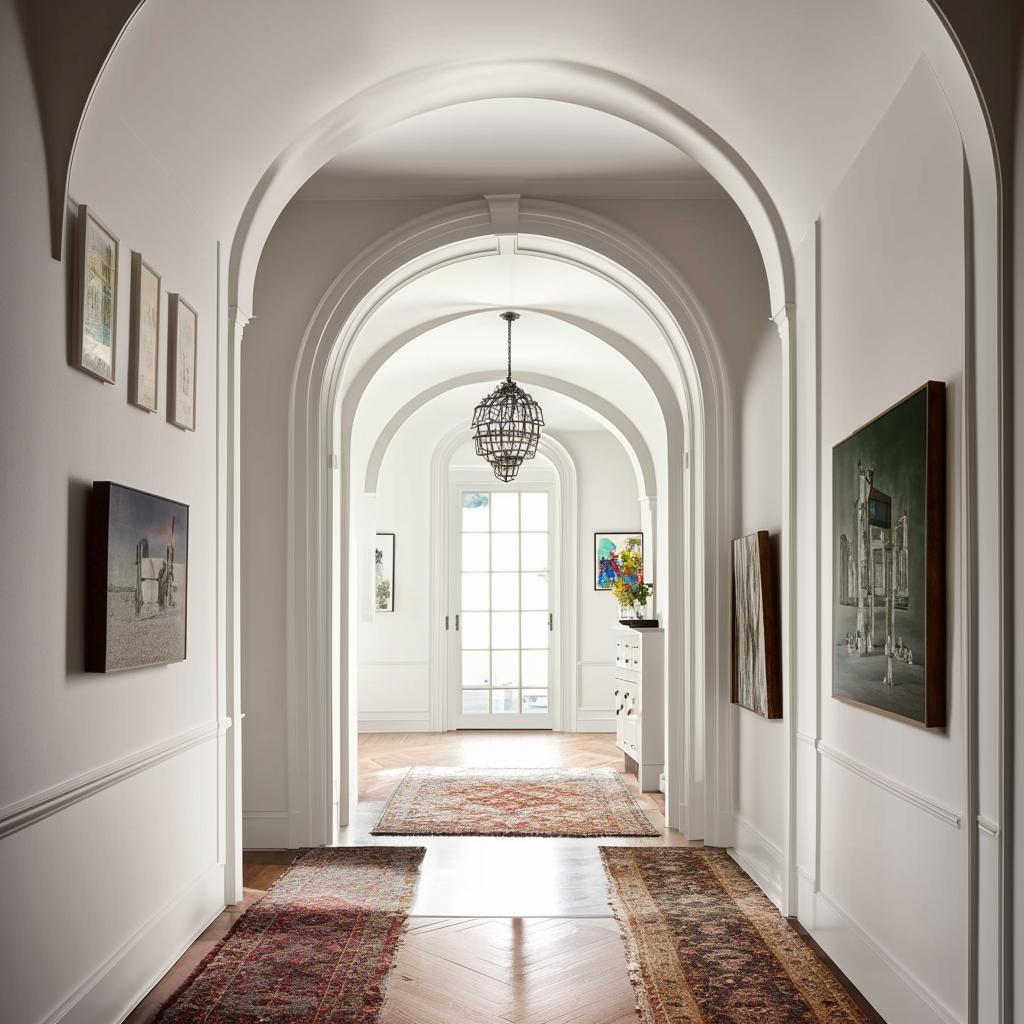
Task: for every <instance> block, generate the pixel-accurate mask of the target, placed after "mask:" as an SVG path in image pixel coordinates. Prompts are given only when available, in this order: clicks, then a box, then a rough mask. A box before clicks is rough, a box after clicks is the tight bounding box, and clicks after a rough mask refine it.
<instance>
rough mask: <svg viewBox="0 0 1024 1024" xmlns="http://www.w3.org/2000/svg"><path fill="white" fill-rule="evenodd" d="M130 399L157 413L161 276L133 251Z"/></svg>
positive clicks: (140, 254) (129, 367)
mask: <svg viewBox="0 0 1024 1024" xmlns="http://www.w3.org/2000/svg"><path fill="white" fill-rule="evenodd" d="M128 345H129V348H128V400H129V401H130V402H131V403H132V404H133V405H137V406H138V407H139V408H140V409H145V410H146V411H147V412H156V403H157V388H158V387H159V382H160V372H159V369H160V275H159V274H158V273H157V272H156V271H155V270H154V269H153V268H152V267H151V266H150V265H149V264H148V263H147V262H146V261H145V260H144V259H143V258H142V253H138V252H133V253H132V291H131V323H130V333H129V338H128Z"/></svg>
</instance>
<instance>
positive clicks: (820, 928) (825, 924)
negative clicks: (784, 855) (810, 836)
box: [797, 872, 963, 1024]
mask: <svg viewBox="0 0 1024 1024" xmlns="http://www.w3.org/2000/svg"><path fill="white" fill-rule="evenodd" d="M797 885H798V886H799V901H800V923H801V924H802V925H803V926H804V928H806V929H807V931H808V932H809V933H810V936H811V938H813V939H814V941H815V942H817V943H818V945H819V946H821V948H822V949H823V950H824V951H825V952H826V953H827V954H828V955H829V956H830V957H831V958H832V960H834V961H835V963H836V964H838V965H839V968H840V970H842V972H843V973H844V974H845V975H846V976H847V977H848V978H849V979H850V981H851V982H852V983H853V984H854V985H855V986H856V987H857V989H858V990H859V991H860V993H861V994H862V995H863V996H864V998H865V999H867V1000H868V1002H869V1003H871V1005H872V1006H873V1007H874V1008H875V1009H876V1010H877V1011H878V1012H879V1014H881V1016H882V1017H883V1018H884V1019H885V1020H888V1021H894V1022H895V1021H914V1024H963V1022H962V1020H961V1018H960V1017H958V1016H957V1015H956V1014H955V1013H954V1012H953V1011H952V1010H951V1009H950V1008H949V1007H948V1006H946V1004H945V1003H943V1002H942V1000H941V999H939V998H938V996H936V995H935V994H934V993H933V992H931V991H930V990H929V989H928V988H927V986H925V985H924V984H923V983H922V982H921V981H920V980H919V979H918V978H916V977H914V975H912V974H911V973H910V971H908V970H907V969H906V968H905V967H904V966H903V965H902V964H901V963H900V962H899V960H897V959H896V958H895V957H894V956H893V954H892V952H891V951H890V950H887V949H885V948H884V947H883V946H882V945H881V944H880V943H878V942H876V941H875V939H874V938H872V936H871V935H870V934H869V933H868V932H867V931H866V930H865V928H864V927H863V926H862V925H860V924H858V923H857V922H856V921H855V920H854V919H853V918H852V917H850V915H849V914H847V913H846V911H844V910H843V909H842V908H841V907H839V906H838V905H837V904H835V903H833V901H832V900H831V899H829V897H828V896H827V895H826V894H825V893H823V892H822V891H821V890H818V891H817V892H815V891H814V882H813V879H812V878H810V877H809V876H808V875H806V874H805V873H803V872H798V874H797ZM805 908H806V909H805Z"/></svg>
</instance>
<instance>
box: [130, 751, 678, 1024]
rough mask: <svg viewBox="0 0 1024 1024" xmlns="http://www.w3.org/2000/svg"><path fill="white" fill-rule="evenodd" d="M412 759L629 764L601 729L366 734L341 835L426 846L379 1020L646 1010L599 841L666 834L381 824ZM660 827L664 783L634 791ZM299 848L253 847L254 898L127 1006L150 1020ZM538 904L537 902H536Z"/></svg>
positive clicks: (505, 1021) (555, 1020)
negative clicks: (426, 831)
mask: <svg viewBox="0 0 1024 1024" xmlns="http://www.w3.org/2000/svg"><path fill="white" fill-rule="evenodd" d="M415 765H440V766H466V767H538V768H539V767H559V766H564V767H594V768H597V767H604V766H612V767H616V768H618V769H619V770H622V767H623V764H622V757H621V754H619V752H618V751H617V750H616V749H615V744H614V742H613V740H612V737H610V736H608V735H607V734H594V733H575V734H569V733H550V732H516V733H508V732H506V733H500V732H488V733H483V732H481V733H477V732H459V733H374V734H366V735H363V736H360V744H359V772H360V775H359V800H360V805H359V809H358V811H357V814H356V820H355V821H354V822H353V824H352V826H350V827H349V828H348V829H346V830H345V832H344V833H343V835H342V840H341V841H342V843H343V844H345V845H356V844H364V843H386V844H395V845H418V846H425V847H426V848H427V856H426V858H425V859H424V862H423V869H422V874H421V877H420V881H419V886H418V893H417V900H416V905H415V906H414V907H413V915H412V916H411V917H410V918H409V922H408V928H407V932H406V938H405V941H404V942H403V944H402V946H401V947H400V949H399V953H398V959H397V961H396V964H395V971H394V974H393V975H392V978H391V981H390V983H389V986H388V996H387V1002H386V1004H385V1007H384V1012H383V1015H382V1017H381V1021H380V1024H463V1022H466V1024H470V1022H472V1024H491V1022H495V1024H570V1022H571V1024H625V1022H627V1021H628V1022H631V1024H635V1022H636V1021H637V1020H638V1019H639V1018H638V1015H637V1013H636V1009H635V1004H634V999H633V993H632V990H631V988H630V984H629V979H628V976H627V974H626V962H625V954H624V950H623V946H622V941H621V939H620V937H619V932H618V926H617V924H616V923H615V920H614V918H613V917H612V915H611V910H610V909H609V907H608V903H607V898H606V892H605V880H604V873H603V869H602V868H601V866H600V860H599V857H598V853H597V846H598V844H599V843H601V842H604V843H605V844H607V843H609V842H623V843H626V844H629V845H631V844H637V843H643V844H648V843H653V844H663V843H667V844H670V845H675V844H678V843H685V842H686V840H685V839H684V838H683V837H682V836H680V835H679V833H677V832H666V833H665V834H664V836H663V837H662V838H660V839H626V840H596V839H595V840H588V839H537V838H531V839H505V838H477V837H472V836H469V837H415V838H401V837H375V836H371V835H370V834H369V833H370V829H372V827H373V825H374V824H375V823H376V820H377V817H378V816H379V814H380V811H381V809H382V808H383V805H384V803H385V801H386V800H387V798H388V797H389V796H390V795H391V791H392V790H393V789H394V787H395V786H396V785H397V784H398V782H399V780H400V779H401V778H402V776H403V775H404V773H405V771H406V770H407V769H408V768H411V767H413V766H415ZM624 778H625V780H626V782H627V785H629V786H630V789H631V790H632V792H633V793H634V795H635V796H637V798H638V799H639V800H640V802H641V805H642V806H643V807H644V808H645V810H646V811H647V814H648V816H649V817H650V818H651V820H652V821H653V822H654V823H655V824H656V825H658V826H663V824H664V818H663V816H662V815H663V812H664V799H663V798H662V797H661V794H657V793H655V794H651V793H644V794H641V793H640V792H639V788H638V787H637V785H636V780H635V779H633V778H632V777H631V776H624ZM293 856H294V855H293V853H292V852H291V851H287V850H283V851H266V850H261V851H249V852H247V853H246V855H245V869H244V884H245V902H244V903H243V904H242V905H240V906H237V907H231V908H228V909H227V910H225V911H224V913H222V914H221V915H220V916H219V917H218V918H217V920H216V921H214V922H213V924H211V925H210V927H209V928H208V929H207V930H206V931H205V932H204V933H203V934H202V935H201V936H200V937H199V939H197V940H196V942H195V943H193V945H192V946H191V947H190V948H189V949H188V950H187V951H186V953H185V954H184V955H183V956H182V958H181V959H180V960H179V961H178V962H177V963H176V964H175V965H174V967H172V968H171V970H170V971H169V972H168V973H167V974H166V975H165V976H164V977H163V978H162V979H161V980H160V982H159V983H158V984H157V985H156V987H155V988H154V989H153V990H152V991H151V992H150V993H149V994H148V995H147V996H146V998H145V999H144V1000H143V1001H142V1002H141V1003H140V1004H139V1006H138V1007H136V1009H135V1010H134V1011H133V1012H132V1013H131V1014H130V1015H129V1017H128V1018H127V1024H149V1022H150V1021H152V1020H153V1018H154V1017H155V1016H156V1013H157V1011H158V1010H159V1008H160V1006H161V1005H162V1004H163V1002H164V1001H165V1000H166V999H168V998H169V997H170V996H171V995H172V994H173V993H174V992H175V991H176V990H177V988H178V987H179V986H180V985H181V984H182V983H183V982H184V981H185V980H186V979H187V977H188V976H189V974H190V973H191V972H192V970H193V969H194V968H195V966H196V965H197V964H198V962H199V961H200V959H202V957H203V956H204V955H205V954H206V953H207V952H208V951H209V950H210V949H211V948H212V947H213V946H214V944H215V943H216V942H217V941H218V940H219V939H220V938H222V937H223V936H224V935H225V934H226V933H227V931H228V929H229V928H230V927H231V925H232V924H233V923H234V921H235V920H237V918H238V917H239V916H240V915H241V913H242V911H243V910H244V909H245V907H246V906H248V905H249V904H251V903H252V902H253V901H254V900H255V899H258V898H259V896H260V895H262V893H263V892H264V891H265V890H266V889H268V888H269V887H270V886H271V885H272V884H273V882H274V881H275V880H276V879H277V878H279V877H280V875H281V874H282V873H283V872H284V870H285V867H286V866H287V865H288V863H290V861H291V860H292V858H293ZM538 911H540V913H538Z"/></svg>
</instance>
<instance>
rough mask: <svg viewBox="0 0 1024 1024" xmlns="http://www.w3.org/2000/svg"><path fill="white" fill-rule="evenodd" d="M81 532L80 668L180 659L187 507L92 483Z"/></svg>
mask: <svg viewBox="0 0 1024 1024" xmlns="http://www.w3.org/2000/svg"><path fill="white" fill-rule="evenodd" d="M86 536H87V544H88V549H87V560H86V580H87V604H86V615H85V623H86V636H85V670H86V671H87V672H104V673H105V672H118V671H122V670H126V669H137V668H145V667H149V666H152V665H166V664H170V663H172V662H178V661H184V660H185V658H186V657H187V654H188V578H189V570H190V566H189V554H188V549H189V506H188V505H186V504H185V503H184V502H180V501H174V500H173V499H170V498H164V497H161V496H160V495H157V494H151V493H150V492H149V491H142V490H139V489H138V488H135V487H127V486H125V485H124V484H117V483H113V482H112V481H109V480H101V481H97V482H96V483H94V484H93V487H92V493H91V499H90V506H89V522H88V526H87V532H86Z"/></svg>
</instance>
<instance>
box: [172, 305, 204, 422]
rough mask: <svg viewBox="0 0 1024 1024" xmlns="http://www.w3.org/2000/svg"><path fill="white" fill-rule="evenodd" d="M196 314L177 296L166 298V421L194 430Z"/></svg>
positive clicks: (197, 324) (197, 322)
mask: <svg viewBox="0 0 1024 1024" xmlns="http://www.w3.org/2000/svg"><path fill="white" fill-rule="evenodd" d="M198 326H199V318H198V316H197V315H196V311H195V310H194V309H193V308H192V307H191V306H190V305H189V304H188V303H187V302H186V301H185V300H184V299H183V298H182V297H181V296H180V295H178V294H177V293H176V292H172V293H171V294H170V295H168V296H167V365H168V375H167V420H168V422H170V423H173V424H174V425H175V426H176V427H180V428H181V429H182V430H195V429H196V334H197V333H198Z"/></svg>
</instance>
